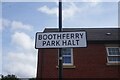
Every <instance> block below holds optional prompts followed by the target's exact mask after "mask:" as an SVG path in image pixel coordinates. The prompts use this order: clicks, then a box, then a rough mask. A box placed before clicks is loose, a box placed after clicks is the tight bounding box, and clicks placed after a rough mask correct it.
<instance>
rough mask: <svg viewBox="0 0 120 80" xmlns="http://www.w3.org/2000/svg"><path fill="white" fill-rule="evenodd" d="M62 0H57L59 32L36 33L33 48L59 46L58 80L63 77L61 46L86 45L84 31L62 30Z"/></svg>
mask: <svg viewBox="0 0 120 80" xmlns="http://www.w3.org/2000/svg"><path fill="white" fill-rule="evenodd" d="M61 32H62V0H59V32H54V33H53V32H51V33H42V32H37V33H36V40H35V48H36V49H40V48H59V57H58V59H59V73H58V74H59V80H62V79H63V56H62V48H67V47H72V48H73V47H87V42H86V32H85V31H78V32H62V33H61Z"/></svg>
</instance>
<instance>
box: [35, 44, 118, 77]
mask: <svg viewBox="0 0 120 80" xmlns="http://www.w3.org/2000/svg"><path fill="white" fill-rule="evenodd" d="M106 58H107V53H106V48H105V46H104V44H88V47H87V48H74V49H73V60H74V66H76V67H75V68H71V69H70V68H69V69H67V68H65V69H63V70H64V71H63V77H64V78H119V70H120V67H119V66H117V65H114V66H112V65H106V63H107V59H106ZM57 65H58V49H39V50H38V68H37V77H38V78H58V68H57V67H56V66H57Z"/></svg>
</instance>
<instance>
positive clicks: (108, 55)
mask: <svg viewBox="0 0 120 80" xmlns="http://www.w3.org/2000/svg"><path fill="white" fill-rule="evenodd" d="M109 48H118V49H119V51H120V47H106V50H107V62H108V63H120V61H110V60H109V57H120V55H110V54H109V50H108V49H109Z"/></svg>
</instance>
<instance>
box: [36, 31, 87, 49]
mask: <svg viewBox="0 0 120 80" xmlns="http://www.w3.org/2000/svg"><path fill="white" fill-rule="evenodd" d="M86 46H87V43H86V32H85V31H81V32H54V33H42V32H37V33H36V42H35V48H65V47H86Z"/></svg>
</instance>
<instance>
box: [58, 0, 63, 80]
mask: <svg viewBox="0 0 120 80" xmlns="http://www.w3.org/2000/svg"><path fill="white" fill-rule="evenodd" d="M59 32H62V0H59ZM62 73H63V62H62V48H59V80H62V76H63V75H62Z"/></svg>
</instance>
